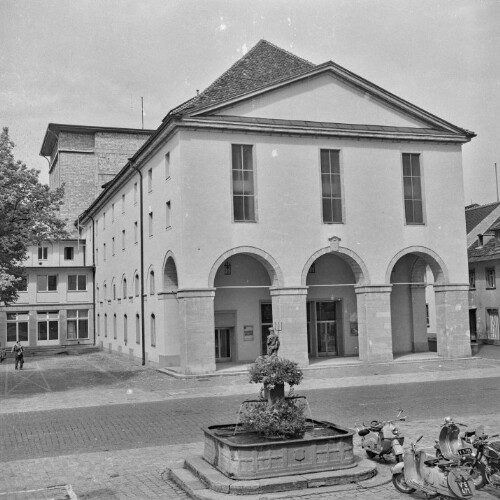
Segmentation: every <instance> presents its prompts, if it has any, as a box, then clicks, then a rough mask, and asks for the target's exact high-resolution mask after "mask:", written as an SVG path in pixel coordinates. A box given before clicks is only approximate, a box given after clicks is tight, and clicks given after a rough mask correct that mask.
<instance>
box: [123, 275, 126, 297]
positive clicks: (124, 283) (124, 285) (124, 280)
mask: <svg viewBox="0 0 500 500" xmlns="http://www.w3.org/2000/svg"><path fill="white" fill-rule="evenodd" d="M123 298H124V299H126V298H127V278H123Z"/></svg>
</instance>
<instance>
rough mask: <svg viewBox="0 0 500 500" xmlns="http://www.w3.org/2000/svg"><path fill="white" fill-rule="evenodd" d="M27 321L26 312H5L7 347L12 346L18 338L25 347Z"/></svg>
mask: <svg viewBox="0 0 500 500" xmlns="http://www.w3.org/2000/svg"><path fill="white" fill-rule="evenodd" d="M28 321H29V315H28V313H7V347H12V346H13V345H14V344H15V343H16V342H17V341H18V340H19V341H20V342H22V344H23V345H24V346H25V347H26V344H27V342H28Z"/></svg>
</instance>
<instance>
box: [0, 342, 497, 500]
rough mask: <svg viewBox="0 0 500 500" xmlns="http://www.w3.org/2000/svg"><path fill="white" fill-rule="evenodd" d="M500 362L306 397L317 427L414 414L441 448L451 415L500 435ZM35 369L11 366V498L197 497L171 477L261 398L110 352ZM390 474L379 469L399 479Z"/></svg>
mask: <svg viewBox="0 0 500 500" xmlns="http://www.w3.org/2000/svg"><path fill="white" fill-rule="evenodd" d="M498 353H500V349H499V350H498V351H497V350H493V351H492V350H491V349H489V350H488V354H489V356H488V358H487V359H478V360H457V361H454V362H446V361H441V360H431V361H423V360H422V361H421V362H420V361H419V362H413V363H406V364H404V363H402V364H400V365H399V366H395V364H384V365H362V366H361V367H360V366H351V365H345V366H340V367H330V368H326V369H324V370H320V371H319V370H311V371H308V372H306V380H305V382H304V384H303V385H301V389H302V388H304V390H301V391H300V392H301V394H306V395H307V397H308V401H309V404H310V406H311V408H312V409H313V413H314V415H313V416H314V417H315V418H317V419H329V420H333V421H336V422H339V423H341V424H343V425H348V426H353V425H354V422H355V421H362V420H365V421H369V420H371V419H373V418H384V417H385V418H387V417H389V416H391V415H392V413H393V410H394V409H395V408H397V407H399V406H403V407H404V408H405V409H406V410H407V411H408V413H409V416H410V418H409V421H408V422H406V423H404V424H402V425H401V428H402V430H403V432H404V433H405V435H406V436H407V439H414V438H415V437H418V435H420V434H423V435H424V439H423V441H422V442H423V445H424V446H425V447H427V448H430V447H432V444H433V439H434V437H437V432H438V430H439V422H440V421H441V419H442V418H443V416H444V415H446V414H452V415H454V416H455V417H456V418H457V419H458V418H460V419H462V420H465V421H466V422H467V423H468V424H470V425H471V426H473V425H476V424H479V423H482V424H484V425H485V426H486V429H487V431H488V432H494V430H495V429H497V430H500V417H499V415H500V392H499V391H500V363H499V360H498V358H499V357H500V356H498ZM27 361H28V362H27V364H26V365H25V367H26V370H23V371H22V372H19V371H18V372H14V370H13V369H12V368H13V366H12V365H10V364H9V363H3V364H2V365H0V430H1V432H0V466H1V469H0V470H1V472H0V500H3V499H4V498H6V499H9V500H10V499H11V498H12V499H15V500H27V499H38V498H40V499H45V498H47V499H48V498H53V499H62V498H75V499H76V498H77V499H122V498H123V499H129V498H130V499H135V498H137V499H142V498H144V499H148V498H165V499H177V498H179V499H184V498H187V497H186V495H185V494H184V493H183V492H182V491H180V490H179V488H178V487H176V486H175V485H174V484H172V483H171V482H170V481H168V480H167V479H166V478H165V475H164V472H165V470H166V469H167V468H168V467H172V466H174V465H176V464H179V463H180V461H181V460H182V458H183V457H185V456H189V455H193V454H201V453H202V443H201V442H200V439H201V438H200V436H201V433H200V431H199V428H200V427H201V426H202V425H209V424H210V423H221V422H227V421H234V418H235V417H236V414H237V411H238V407H239V404H240V402H241V400H242V399H244V398H245V397H247V396H246V394H249V395H255V393H256V392H257V390H258V387H257V386H255V385H250V384H248V383H247V377H246V376H245V375H243V376H241V375H236V376H234V375H233V376H231V377H215V378H209V377H198V378H195V379H187V380H180V379H174V378H171V377H168V376H166V375H165V374H163V373H160V372H158V371H156V370H153V369H150V368H144V367H141V366H140V365H137V364H130V363H129V362H128V360H124V359H123V358H119V357H117V356H113V355H109V354H104V353H95V354H91V355H85V356H71V357H69V356H63V357H54V358H28V360H27ZM464 377H467V380H463V379H464ZM358 439H359V438H358V437H356V439H355V444H356V446H357V447H358V448H357V453H360V454H361V453H363V452H362V450H360V449H359V441H358ZM388 467H389V465H387V464H380V465H379V469H380V471H381V473H383V474H386V475H387V478H388V480H389V479H390V477H389V475H388V472H387V468H388ZM221 497H222V496H221ZM300 498H301V499H308V498H310V499H315V500H319V499H323V498H325V499H326V498H329V499H333V498H338V499H360V500H361V499H362V500H373V499H381V500H385V499H387V500H393V499H394V500H396V499H401V498H415V499H418V500H420V499H423V498H424V497H423V496H419V495H418V494H414V495H412V496H411V497H408V496H405V495H402V494H400V493H399V492H397V491H396V490H395V488H394V487H393V486H392V484H391V483H387V484H384V485H382V486H379V487H376V488H370V489H365V488H364V487H363V484H362V483H360V484H359V485H357V486H356V487H355V488H353V487H352V486H351V487H350V488H345V489H339V490H337V491H336V492H330V493H328V494H325V495H320V496H318V495H314V494H309V493H308V494H306V495H301V496H300ZM475 498H479V499H480V500H483V499H484V500H489V499H492V498H493V499H498V498H500V490H494V489H491V488H490V487H487V488H486V489H485V490H484V491H482V492H481V493H480V494H479V495H478V496H476V497H475Z"/></svg>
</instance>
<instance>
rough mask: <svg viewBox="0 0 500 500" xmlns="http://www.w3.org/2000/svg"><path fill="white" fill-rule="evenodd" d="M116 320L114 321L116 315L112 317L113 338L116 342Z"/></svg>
mask: <svg viewBox="0 0 500 500" xmlns="http://www.w3.org/2000/svg"><path fill="white" fill-rule="evenodd" d="M117 323H118V320H117V319H116V314H114V315H113V338H114V339H115V340H116V339H117V338H118V325H117Z"/></svg>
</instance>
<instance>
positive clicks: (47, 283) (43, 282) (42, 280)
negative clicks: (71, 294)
mask: <svg viewBox="0 0 500 500" xmlns="http://www.w3.org/2000/svg"><path fill="white" fill-rule="evenodd" d="M36 284H37V291H38V292H55V291H57V274H49V275H46V274H41V275H38V276H37V277H36Z"/></svg>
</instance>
